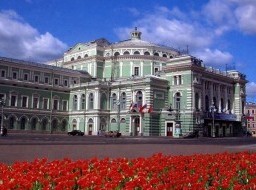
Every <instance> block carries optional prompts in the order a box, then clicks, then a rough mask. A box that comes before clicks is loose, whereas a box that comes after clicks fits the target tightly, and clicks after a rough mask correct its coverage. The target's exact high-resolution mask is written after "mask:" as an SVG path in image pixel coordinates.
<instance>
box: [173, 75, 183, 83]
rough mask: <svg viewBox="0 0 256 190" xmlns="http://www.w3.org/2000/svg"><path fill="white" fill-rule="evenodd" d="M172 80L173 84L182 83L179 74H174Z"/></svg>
mask: <svg viewBox="0 0 256 190" xmlns="http://www.w3.org/2000/svg"><path fill="white" fill-rule="evenodd" d="M173 81H174V85H181V84H182V79H181V75H176V76H174V77H173Z"/></svg>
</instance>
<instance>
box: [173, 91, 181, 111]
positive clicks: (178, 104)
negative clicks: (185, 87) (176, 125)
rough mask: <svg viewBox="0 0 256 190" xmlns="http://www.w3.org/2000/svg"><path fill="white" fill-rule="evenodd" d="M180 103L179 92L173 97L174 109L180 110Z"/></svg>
mask: <svg viewBox="0 0 256 190" xmlns="http://www.w3.org/2000/svg"><path fill="white" fill-rule="evenodd" d="M180 102H181V95H180V93H179V92H177V93H176V94H175V96H174V106H175V109H177V110H180Z"/></svg>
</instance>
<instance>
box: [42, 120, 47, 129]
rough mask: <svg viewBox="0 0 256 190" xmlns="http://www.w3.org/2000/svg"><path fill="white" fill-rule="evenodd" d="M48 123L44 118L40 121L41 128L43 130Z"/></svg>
mask: <svg viewBox="0 0 256 190" xmlns="http://www.w3.org/2000/svg"><path fill="white" fill-rule="evenodd" d="M47 124H48V120H47V119H46V118H45V119H43V121H42V130H43V131H45V130H46V127H47Z"/></svg>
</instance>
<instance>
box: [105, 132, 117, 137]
mask: <svg viewBox="0 0 256 190" xmlns="http://www.w3.org/2000/svg"><path fill="white" fill-rule="evenodd" d="M120 136H121V133H120V132H118V131H108V132H106V133H105V137H120Z"/></svg>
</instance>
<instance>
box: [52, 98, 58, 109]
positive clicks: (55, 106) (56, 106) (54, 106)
mask: <svg viewBox="0 0 256 190" xmlns="http://www.w3.org/2000/svg"><path fill="white" fill-rule="evenodd" d="M58 107H59V101H58V100H53V110H58Z"/></svg>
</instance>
